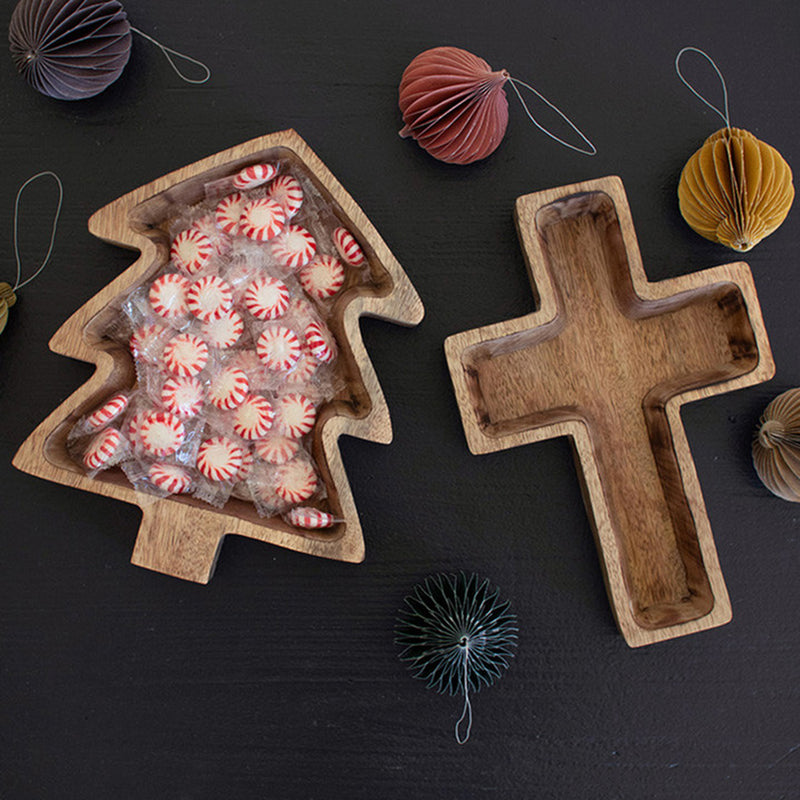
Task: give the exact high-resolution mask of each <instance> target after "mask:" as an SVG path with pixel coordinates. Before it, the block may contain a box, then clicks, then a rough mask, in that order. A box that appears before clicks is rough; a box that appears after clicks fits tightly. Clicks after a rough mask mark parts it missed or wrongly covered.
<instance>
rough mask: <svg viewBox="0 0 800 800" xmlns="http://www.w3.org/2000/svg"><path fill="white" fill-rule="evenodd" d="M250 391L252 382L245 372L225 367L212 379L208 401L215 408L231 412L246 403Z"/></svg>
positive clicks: (236, 368)
mask: <svg viewBox="0 0 800 800" xmlns="http://www.w3.org/2000/svg"><path fill="white" fill-rule="evenodd" d="M249 391H250V381H249V380H248V379H247V375H246V374H245V372H244V370H241V369H239V368H238V367H225V369H223V370H221V371H220V372H219V373H218V374H217V375H215V376H214V377H213V378H212V379H211V385H210V386H209V387H208V400H209V402H210V403H211V405H213V406H214V407H215V408H219V409H220V410H222V411H230V410H231V409H233V408H236V406H240V405H241V404H242V403H243V402H244V401H245V399H246V398H247V393H248V392H249Z"/></svg>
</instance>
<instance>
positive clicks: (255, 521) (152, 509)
mask: <svg viewBox="0 0 800 800" xmlns="http://www.w3.org/2000/svg"><path fill="white" fill-rule="evenodd" d="M275 158H285V159H287V160H288V161H289V162H290V163H292V164H294V165H296V166H297V167H298V168H301V169H304V170H305V171H306V174H308V175H309V177H310V178H311V179H312V180H313V181H314V182H315V185H316V187H317V189H318V190H319V191H320V192H321V193H322V195H323V197H325V198H326V200H328V202H329V203H330V204H331V206H332V208H333V210H334V213H336V215H337V216H338V217H339V218H340V219H341V222H342V224H344V225H346V226H347V227H349V228H350V229H351V230H353V231H354V232H355V233H356V234H357V236H358V238H359V239H360V241H361V242H362V244H364V245H365V252H366V255H367V258H368V260H369V270H370V280H369V281H368V282H367V283H365V284H358V285H352V286H346V287H345V289H344V291H342V292H341V294H340V295H339V297H338V298H337V300H336V302H335V303H334V305H333V308H332V311H331V319H330V327H331V329H332V330H333V331H334V333H335V335H336V336H337V339H338V341H339V344H340V362H341V365H342V369H343V374H344V377H345V382H346V388H345V389H344V390H343V391H342V392H341V393H340V394H339V395H337V397H336V398H334V400H333V401H332V402H331V403H329V404H327V405H326V406H324V407H323V408H321V409H320V413H319V417H318V422H317V425H316V426H315V429H314V434H313V442H312V451H313V454H314V456H315V459H316V460H317V464H318V466H319V469H320V472H321V474H322V476H323V479H324V480H325V483H326V488H327V492H328V499H329V502H330V504H331V506H332V508H333V510H334V511H335V513H336V516H337V517H339V518H341V519H343V520H345V521H344V522H343V523H340V524H337V525H336V526H334V527H333V528H332V529H330V530H329V531H317V532H310V531H300V530H299V529H295V528H292V527H291V526H288V525H286V524H285V523H284V522H283V521H282V520H280V519H279V518H277V517H276V518H272V519H269V520H262V519H260V518H259V517H258V516H257V514H256V512H255V509H254V508H253V507H252V506H251V505H249V504H246V503H243V502H241V501H238V500H235V499H231V500H230V501H229V502H228V503H227V504H226V506H225V508H224V509H222V510H217V509H214V508H211V507H209V506H208V505H206V504H204V503H201V502H200V501H197V500H195V499H193V498H190V497H170V498H166V499H164V500H157V501H153V499H152V498H150V497H148V496H146V495H142V494H140V493H138V492H136V491H135V490H134V489H133V487H131V486H130V485H129V484H128V483H127V481H126V479H125V477H124V476H123V475H122V474H121V473H119V472H118V471H116V470H110V471H108V472H106V473H101V475H99V476H98V477H97V478H95V479H89V478H88V477H86V475H85V474H84V473H83V472H82V470H81V469H80V467H79V466H78V465H76V464H75V462H73V461H72V460H71V459H70V457H69V455H68V453H67V450H66V436H67V433H68V431H69V429H70V427H71V426H72V424H73V423H74V422H75V420H77V419H78V418H79V417H80V416H81V415H83V414H84V413H86V411H87V410H89V409H90V408H92V407H93V406H94V405H96V404H97V402H98V401H99V400H100V399H101V398H103V397H105V396H107V395H108V394H109V393H111V392H113V391H115V390H117V389H121V388H126V387H130V386H131V385H132V384H133V381H134V374H133V364H132V360H131V358H130V356H129V354H128V353H127V351H126V350H125V349H124V348H122V347H121V346H119V345H118V344H115V343H113V342H110V341H109V340H107V339H104V338H103V334H102V330H103V327H104V323H105V321H106V320H107V318H108V315H109V313H111V312H110V311H109V309H108V306H109V303H111V302H112V301H113V300H114V299H115V298H117V297H118V296H119V295H121V294H123V293H125V292H126V291H127V290H130V289H131V288H132V287H133V286H135V285H137V284H138V283H139V282H140V281H141V280H142V279H143V278H144V277H145V276H147V275H148V274H149V273H151V272H152V271H154V270H155V269H158V268H160V267H161V266H162V265H163V264H164V263H166V261H167V259H168V257H169V255H168V250H169V238H168V236H167V234H166V232H165V230H164V229H163V228H162V227H159V226H160V225H163V224H164V222H165V220H167V219H168V218H169V217H170V216H171V215H172V214H174V213H175V212H176V211H177V210H178V209H179V208H181V207H184V206H186V205H189V204H193V203H196V202H198V201H199V200H201V199H203V191H204V185H205V184H206V183H208V182H210V181H214V180H217V179H219V178H221V177H225V176H228V175H231V174H234V173H236V172H238V171H239V170H240V169H242V168H243V167H245V166H247V165H248V164H253V163H259V162H262V161H268V160H272V159H275ZM89 230H90V231H91V233H93V234H94V235H95V236H97V237H99V238H101V239H104V240H106V241H108V242H111V243H113V244H116V245H119V246H121V247H127V248H131V249H134V250H139V251H140V252H141V255H140V256H139V258H138V259H137V261H136V262H135V263H134V264H133V265H132V266H131V267H130V268H128V269H127V270H125V271H124V272H123V273H122V274H121V275H119V277H117V278H116V279H115V280H114V281H112V282H111V283H110V284H108V286H106V287H105V288H104V289H103V290H102V291H101V292H99V293H98V294H97V295H95V296H94V297H93V298H92V299H91V300H89V302H87V303H86V304H85V305H84V306H83V307H82V308H80V309H79V310H78V311H77V312H75V314H73V315H72V316H71V317H70V318H69V319H68V320H67V321H66V322H65V323H64V324H63V325H62V326H61V327H60V328H59V330H58V331H57V332H56V334H55V335H54V336H53V338H52V340H51V341H50V348H51V349H52V350H53V351H54V352H56V353H59V354H61V355H65V356H70V357H72V358H77V359H80V360H81V361H86V362H88V363H93V364H95V365H96V371H95V373H94V374H93V376H92V378H91V380H89V381H88V382H87V383H85V384H84V385H83V386H81V387H80V388H79V389H78V390H77V391H76V392H75V393H74V394H73V395H71V396H70V397H69V398H68V399H67V400H66V401H65V402H64V403H62V404H61V405H60V406H59V407H58V408H57V409H56V410H55V411H53V412H52V413H51V414H50V415H49V416H48V417H47V419H45V420H44V422H42V423H41V424H40V425H39V426H38V427H37V428H36V430H35V431H34V432H33V433H32V434H31V435H30V436H29V437H28V439H27V440H26V441H25V442H24V444H23V445H22V447H21V448H20V449H19V451H18V452H17V454H16V456H15V458H14V465H15V466H16V467H17V468H19V469H21V470H23V471H25V472H29V473H31V474H34V475H38V476H39V477H42V478H45V479H47V480H52V481H56V482H58V483H63V484H66V485H69V486H74V487H76V488H80V489H84V490H86V491H89V492H94V493H97V494H102V495H107V496H110V497H115V498H117V499H119V500H124V501H125V502H128V503H133V504H136V505H139V506H140V507H141V508H142V511H143V521H142V525H141V528H140V530H139V535H138V538H137V541H136V546H135V548H134V552H133V558H132V561H133V563H134V564H137V565H139V566H142V567H147V568H149V569H153V570H157V571H159V572H164V573H166V574H169V575H174V576H176V577H179V578H184V579H187V580H192V581H197V582H201V583H207V582H208V580H209V579H210V578H211V575H212V574H213V570H214V566H215V564H216V559H217V555H218V552H219V548H220V545H221V542H222V538H223V537H224V536H225V535H227V534H238V535H241V536H247V537H250V538H253V539H259V540H261V541H264V542H270V543H272V544H276V545H279V546H281V547H286V548H289V549H291V550H297V551H300V552H304V553H308V554H311V555H316V556H322V557H325V558H332V559H338V560H342V561H351V562H359V561H361V560H363V557H364V538H363V534H362V530H361V524H360V521H359V517H358V512H357V509H356V506H355V502H354V499H353V495H352V492H351V490H350V485H349V482H348V479H347V475H346V473H345V470H344V465H343V463H342V459H341V455H340V453H339V449H338V444H337V442H338V438H339V436H341V435H343V434H348V435H350V436H355V437H358V438H361V439H366V440H368V441H373V442H381V443H384V444H388V443H389V442H391V440H392V426H391V421H390V418H389V411H388V408H387V406H386V401H385V398H384V396H383V392H382V390H381V387H380V383H379V382H378V378H377V375H376V374H375V370H374V368H373V366H372V363H371V362H370V359H369V356H368V354H367V351H366V348H365V347H364V343H363V341H362V338H361V332H360V327H359V318H360V317H361V316H373V317H378V318H381V319H385V320H388V321H391V322H396V323H399V324H402V325H416V324H417V323H419V322H420V321H421V319H422V317H423V314H424V310H423V307H422V303H421V301H420V299H419V296H418V295H417V293H416V291H415V290H414V288H413V286H412V285H411V283H410V281H409V280H408V278H407V276H406V274H405V272H404V271H403V269H402V267H401V266H400V264H399V263H398V262H397V260H396V259H395V258H394V256H393V255H392V253H391V252H390V250H389V248H388V247H387V246H386V244H385V243H384V241H383V240H382V239H381V237H380V236H379V234H378V232H377V231H376V230H375V228H374V227H373V226H372V224H371V223H370V221H369V220H368V219H367V217H366V215H365V214H364V212H363V211H362V210H361V209H360V208H359V207H358V205H357V204H356V203H355V202H354V201H353V199H352V198H351V197H350V195H349V194H347V192H346V191H345V190H344V188H343V187H342V186H341V185H340V184H339V183H338V182H337V181H336V179H335V178H334V177H333V175H332V174H331V172H330V171H329V170H328V169H327V168H326V167H325V165H324V164H323V163H322V162H321V161H320V159H319V158H318V157H317V156H316V155H315V154H314V152H313V151H312V150H311V149H310V148H309V147H308V145H307V144H306V143H305V142H304V141H303V140H302V139H301V138H300V137H299V136H298V135H297V134H296V133H295V132H294V131H291V130H289V131H283V132H280V133H275V134H271V135H268V136H262V137H259V138H256V139H253V140H251V141H249V142H246V143H244V144H241V145H238V146H236V147H232V148H230V149H229V150H225V151H223V152H220V153H217V154H216V155H213V156H210V157H209V158H205V159H203V160H201V161H198V162H196V163H194V164H191V165H189V166H187V167H184V168H182V169H179V170H177V171H175V172H172V173H170V174H168V175H165V176H164V177H162V178H159V179H157V180H155V181H153V182H152V183H149V184H147V185H146V186H142V187H141V188H139V189H136V190H135V191H133V192H130V193H129V194H127V195H125V196H123V197H121V198H120V199H118V200H116V201H114V202H113V203H111V204H109V205H107V206H105V207H104V208H102V209H100V210H99V211H98V212H96V213H95V214H94V215H93V216H92V218H91V219H90V220H89Z"/></svg>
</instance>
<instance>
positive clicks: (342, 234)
mask: <svg viewBox="0 0 800 800" xmlns="http://www.w3.org/2000/svg"><path fill="white" fill-rule="evenodd" d="M333 244H334V247H336V249H337V250H338V252H339V255H340V256H341V257H342V259H343V260H344V262H345V263H346V264H349V265H350V266H351V267H361V266H363V265H364V262H365V261H366V260H367V259H366V257H365V256H364V251H363V250H362V249H361V247H360V246H359V244H358V242H357V241H356V238H355V236H353V234H352V233H350V231H349V230H347V228H337V229H336V230H335V231H334V232H333Z"/></svg>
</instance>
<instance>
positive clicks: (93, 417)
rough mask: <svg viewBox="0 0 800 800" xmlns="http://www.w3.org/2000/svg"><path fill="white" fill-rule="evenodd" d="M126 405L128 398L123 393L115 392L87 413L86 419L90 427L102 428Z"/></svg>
mask: <svg viewBox="0 0 800 800" xmlns="http://www.w3.org/2000/svg"><path fill="white" fill-rule="evenodd" d="M127 407H128V398H127V397H126V396H125V395H124V394H116V395H114V397H112V398H111V399H110V400H109V401H108V402H107V403H104V404H103V405H102V406H100V408H98V409H96V410H95V411H93V412H92V413H91V414H89V417H88V419H87V420H86V421H87V422H88V423H89V427H90V428H95V429H97V428H102V427H103V425H107V424H108V423H109V422H111V420H112V419H116V418H117V417H118V416H119V415H120V414H121V413H122V412H123V411H124V410H125V409H126V408H127Z"/></svg>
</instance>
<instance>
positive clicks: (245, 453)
mask: <svg viewBox="0 0 800 800" xmlns="http://www.w3.org/2000/svg"><path fill="white" fill-rule="evenodd" d="M254 463H255V459H254V458H253V453H252V451H251V450H250V448H249V447H247V448H244V449H243V450H242V465H241V466H240V467H239V471H238V472H237V473H236V480H237V482H238V481H246V480H247V479H248V478H249V477H250V473H251V472H252V471H253V464H254Z"/></svg>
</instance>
